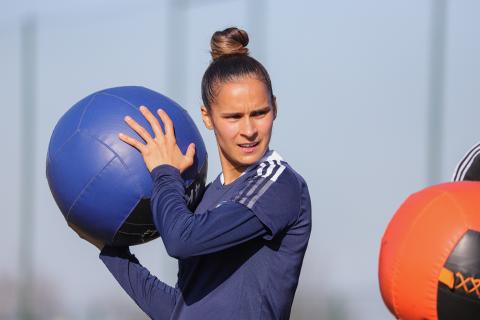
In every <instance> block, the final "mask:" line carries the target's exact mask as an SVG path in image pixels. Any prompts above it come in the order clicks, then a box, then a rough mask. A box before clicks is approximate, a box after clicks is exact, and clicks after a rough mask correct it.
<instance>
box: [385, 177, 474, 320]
mask: <svg viewBox="0 0 480 320" xmlns="http://www.w3.org/2000/svg"><path fill="white" fill-rule="evenodd" d="M479 232H480V183H478V182H457V183H445V184H440V185H436V186H433V187H430V188H427V189H424V190H422V191H420V192H417V193H415V194H413V195H411V196H410V197H409V198H408V199H407V200H406V201H405V202H404V203H403V204H402V205H401V207H400V208H399V209H398V211H397V212H396V213H395V215H394V216H393V218H392V220H391V221H390V223H389V225H388V227H387V229H386V231H385V234H384V236H383V239H382V244H381V249H380V261H379V281H380V290H381V294H382V297H383V300H384V302H385V304H386V305H387V307H388V308H389V310H390V311H391V312H392V313H393V314H394V315H395V317H396V318H398V319H405V320H409V319H480V290H479V285H480V279H479V277H480V233H479Z"/></svg>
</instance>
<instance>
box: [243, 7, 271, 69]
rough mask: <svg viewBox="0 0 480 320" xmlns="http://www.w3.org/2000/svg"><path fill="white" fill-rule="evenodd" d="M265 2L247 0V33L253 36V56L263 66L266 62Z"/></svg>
mask: <svg viewBox="0 0 480 320" xmlns="http://www.w3.org/2000/svg"><path fill="white" fill-rule="evenodd" d="M267 7H268V1H267V0H247V19H248V20H247V23H248V28H249V30H248V32H249V33H251V34H254V35H255V41H254V42H253V43H252V47H253V49H254V51H255V52H254V56H255V57H256V58H257V59H258V60H259V61H260V62H262V64H265V62H266V60H267V52H266V48H267V41H268V37H267V28H266V26H267V25H268V23H267Z"/></svg>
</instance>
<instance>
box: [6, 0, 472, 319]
mask: <svg viewBox="0 0 480 320" xmlns="http://www.w3.org/2000/svg"><path fill="white" fill-rule="evenodd" d="M479 13H480V2H478V1H475V0H457V1H447V0H428V1H427V0H404V1H382V0H363V1H347V0H337V1H321V0H315V1H314V0H311V1H306V0H299V1H287V0H268V1H267V0H230V1H229V0H223V1H215V0H171V1H167V0H163V1H160V0H157V1H153V0H137V1H126V0H115V1H113V0H104V1H94V0H82V1H79V0H73V1H59V0H42V1H33V0H16V1H5V0H0V92H1V94H0V97H1V102H2V106H1V110H2V117H1V126H0V137H1V138H2V156H1V160H0V161H1V165H0V172H1V173H0V177H1V182H0V194H1V201H0V212H1V217H2V219H1V221H2V222H1V225H2V226H3V227H2V230H1V232H0V241H1V243H2V244H3V249H2V250H3V251H2V254H1V255H0V319H8V320H10V319H146V316H145V315H144V314H143V313H142V312H141V311H140V310H139V309H138V307H137V306H136V305H135V304H134V302H133V301H131V300H130V299H129V297H128V296H127V295H126V294H125V293H124V292H123V290H122V289H121V288H120V286H119V285H118V284H117V283H116V281H115V280H114V279H113V277H112V276H111V275H110V273H109V272H108V271H107V269H106V268H105V267H104V265H103V263H102V262H101V261H100V260H99V259H98V250H97V249H96V248H94V247H93V246H91V245H90V244H88V243H86V242H84V241H83V240H81V239H79V238H78V237H77V236H76V234H75V233H74V232H73V231H72V230H70V229H69V228H68V227H67V225H66V222H65V220H64V218H63V216H62V214H61V213H60V211H59V210H58V208H57V207H56V204H55V202H54V200H53V197H52V196H51V194H50V190H49V188H48V184H47V180H46V177H45V157H46V152H47V146H48V142H49V138H50V135H51V133H52V130H53V128H54V126H55V124H56V122H57V121H58V119H59V118H60V117H61V115H62V114H63V113H65V112H66V111H67V109H68V108H69V107H70V106H72V105H73V104H74V103H75V102H77V101H78V100H80V99H81V98H83V97H84V96H86V95H88V94H90V93H92V92H94V91H97V90H100V89H103V88H107V87H113V86H121V85H141V86H146V87H149V88H151V89H154V90H156V91H159V92H162V93H163V94H165V95H167V96H169V97H171V98H173V99H174V100H176V101H177V102H179V103H180V104H181V105H182V106H183V107H184V108H186V109H187V110H188V111H189V112H190V114H191V116H192V117H193V119H194V120H195V121H196V123H197V125H198V126H199V128H200V129H201V133H202V135H203V137H204V140H205V142H206V145H207V149H208V151H209V153H210V163H209V180H212V179H213V178H215V177H216V175H217V174H218V173H219V172H220V164H219V161H218V156H217V151H216V146H215V139H214V136H213V135H212V134H211V132H209V131H207V130H205V129H204V127H203V124H202V123H201V121H200V112H199V108H200V104H201V97H200V80H201V77H202V75H203V72H204V70H205V69H206V67H207V66H208V64H209V61H210V55H209V41H210V37H211V35H212V33H213V32H214V31H216V30H221V29H224V28H225V27H229V26H238V27H241V28H245V29H246V30H247V31H248V32H249V34H250V45H249V46H250V49H251V54H252V55H253V56H254V57H256V58H258V59H259V60H260V61H262V62H263V63H264V65H265V66H266V67H267V69H268V70H269V72H270V75H271V77H272V82H273V87H274V93H275V94H276V96H277V101H278V105H279V115H278V118H277V120H276V123H275V128H274V134H273V140H272V148H274V149H276V150H278V151H279V152H280V153H281V154H282V155H283V157H284V158H285V159H287V161H288V162H289V163H290V164H291V165H292V166H293V167H294V168H295V169H296V170H297V171H298V172H299V173H301V174H302V175H303V176H304V177H305V179H306V181H307V182H308V184H309V188H310V193H311V197H312V202H313V219H314V220H313V222H314V224H313V231H312V236H311V239H310V244H309V247H308V251H307V254H306V257H305V261H304V266H303V269H302V273H301V277H300V283H299V286H298V289H297V294H296V298H295V301H294V306H293V310H292V316H291V318H292V319H331V320H340V319H355V320H358V319H365V320H367V319H368V320H372V319H373V320H376V319H379V320H381V319H390V318H391V316H390V315H389V313H388V311H387V309H386V308H385V307H384V305H383V302H382V299H381V296H380V293H379V289H378V281H377V260H378V252H379V247H380V240H381V236H382V234H383V231H384V229H385V227H386V225H387V223H388V221H389V220H390V218H391V216H392V215H393V213H394V212H395V210H396V209H397V208H398V207H399V205H400V204H401V203H402V201H403V200H404V199H405V198H406V197H407V196H408V195H409V194H410V193H412V192H414V191H417V190H419V189H421V188H424V187H426V186H428V185H430V184H434V183H438V182H441V181H448V180H449V179H450V178H451V175H452V173H453V170H454V168H455V166H456V164H457V162H458V161H459V160H460V159H461V157H462V156H463V155H464V154H465V152H466V151H467V150H468V149H469V148H470V147H471V146H472V145H473V144H475V143H476V142H477V141H478V140H480V132H479V131H480V130H478V120H479V119H480V107H479V103H480V61H479V59H480V58H479V57H480V42H479V41H478V34H479V31H480V19H479ZM132 251H133V252H134V253H135V254H136V255H137V257H139V259H140V261H141V262H142V263H143V264H144V265H145V266H147V267H148V268H149V269H150V271H151V272H152V273H153V274H155V275H157V276H158V277H159V278H160V279H161V280H163V281H164V282H167V283H168V284H170V285H174V284H175V280H176V270H177V265H176V261H175V260H174V259H172V258H170V257H168V256H167V255H166V253H165V250H164V248H163V247H162V243H161V241H159V240H157V241H153V242H151V243H148V244H145V245H141V246H138V247H134V248H133V249H132Z"/></svg>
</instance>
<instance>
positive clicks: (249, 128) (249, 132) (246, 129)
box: [240, 118, 257, 138]
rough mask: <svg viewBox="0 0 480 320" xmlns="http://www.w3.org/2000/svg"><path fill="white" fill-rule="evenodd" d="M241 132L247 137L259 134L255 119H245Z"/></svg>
mask: <svg viewBox="0 0 480 320" xmlns="http://www.w3.org/2000/svg"><path fill="white" fill-rule="evenodd" d="M240 133H241V134H242V135H243V136H245V137H247V138H254V137H255V136H256V134H257V127H256V125H255V121H253V120H252V119H249V118H245V120H244V121H243V122H242V128H241V132H240Z"/></svg>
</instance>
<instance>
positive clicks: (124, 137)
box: [118, 133, 145, 153]
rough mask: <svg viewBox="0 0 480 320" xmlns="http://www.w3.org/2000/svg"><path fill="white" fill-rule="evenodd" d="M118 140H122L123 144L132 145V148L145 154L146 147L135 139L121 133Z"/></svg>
mask: <svg viewBox="0 0 480 320" xmlns="http://www.w3.org/2000/svg"><path fill="white" fill-rule="evenodd" d="M118 138H119V139H120V140H122V141H123V142H125V143H128V144H129V145H131V146H132V147H134V148H135V149H137V150H138V151H140V152H141V153H144V152H145V145H144V144H143V143H141V142H140V141H138V140H137V139H134V138H132V137H130V136H127V135H126V134H123V133H119V134H118Z"/></svg>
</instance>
